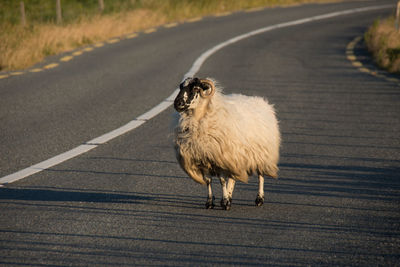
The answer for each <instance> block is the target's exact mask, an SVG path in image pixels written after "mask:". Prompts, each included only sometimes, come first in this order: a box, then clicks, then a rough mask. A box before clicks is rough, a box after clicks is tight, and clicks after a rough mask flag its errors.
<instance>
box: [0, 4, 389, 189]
mask: <svg viewBox="0 0 400 267" xmlns="http://www.w3.org/2000/svg"><path fill="white" fill-rule="evenodd" d="M385 8H394V5H381V6H370V7H362V8H354V9H349V10H344V11H338V12H333V13H328V14H324V15H318V16H313V17H308V18H304V19H299V20H294V21H289V22H284V23H279V24H275V25H271V26H267V27H264V28H260V29H257V30H254V31H251V32H248V33H245V34H242V35H239V36H236V37H234V38H231V39H229V40H227V41H225V42H222V43H220V44H218V45H216V46H214V47H212V48H210V49H208V50H207V51H206V52H204V53H203V54H201V55H200V57H198V58H197V59H196V61H195V62H194V63H193V65H192V67H191V68H190V70H189V71H188V72H187V73H186V74H185V76H184V77H183V80H184V79H185V78H187V77H193V76H194V75H195V74H196V73H197V72H198V71H199V69H200V68H201V66H202V65H203V63H204V62H205V61H206V60H207V59H208V58H209V57H210V56H212V55H213V54H214V53H216V52H217V51H219V50H220V49H222V48H224V47H226V46H228V45H230V44H234V43H237V42H239V41H241V40H243V39H246V38H249V37H252V36H255V35H258V34H261V33H265V32H268V31H272V30H275V29H280V28H285V27H291V26H296V25H300V24H304V23H308V22H312V21H318V20H323V19H328V18H333V17H337V16H343V15H349V14H354V13H359V12H367V11H372V10H377V9H385ZM114 40H116V39H114ZM118 41H119V39H118ZM109 42H110V41H109ZM183 80H182V81H183ZM178 92H179V89H176V90H175V91H174V92H173V93H172V94H171V95H170V96H169V97H168V98H166V99H165V100H163V101H162V102H161V103H160V104H158V105H157V106H155V107H153V108H152V109H150V110H149V111H147V112H146V113H144V114H142V115H140V116H139V117H137V118H136V119H134V120H132V121H130V122H128V123H127V124H125V125H123V126H121V127H120V128H117V129H115V130H113V131H111V132H108V133H106V134H104V135H102V136H99V137H96V138H94V139H92V140H90V141H88V142H86V143H85V144H83V145H80V146H78V147H75V148H73V149H71V150H69V151H67V152H64V153H62V154H59V155H57V156H55V157H52V158H50V159H48V160H45V161H42V162H40V163H38V164H35V165H32V166H30V167H28V168H25V169H23V170H20V171H17V172H15V173H12V174H9V175H7V176H4V177H2V178H0V185H1V184H8V183H12V182H15V181H18V180H20V179H23V178H25V177H28V176H30V175H33V174H35V173H38V172H40V171H43V170H46V169H48V168H51V167H53V166H55V165H58V164H60V163H62V162H64V161H67V160H69V159H72V158H74V157H76V156H79V155H81V154H83V153H86V152H88V151H90V150H92V149H94V148H96V147H97V146H98V145H100V144H104V143H106V142H108V141H110V140H111V139H114V138H116V137H118V136H121V135H123V134H125V133H127V132H129V131H132V130H133V129H135V128H137V127H139V126H140V125H142V124H144V123H145V122H146V121H148V120H150V119H151V118H153V117H155V116H156V115H158V114H160V113H161V112H162V111H164V110H165V109H167V108H168V107H169V106H170V105H172V103H173V100H174V99H175V97H176V95H177V94H178Z"/></svg>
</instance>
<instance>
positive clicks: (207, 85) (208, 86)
mask: <svg viewBox="0 0 400 267" xmlns="http://www.w3.org/2000/svg"><path fill="white" fill-rule="evenodd" d="M200 81H201V87H202V88H203V90H201V91H200V93H201V96H202V97H211V96H213V95H214V93H215V85H214V83H213V82H212V81H210V80H208V79H202V80H200Z"/></svg>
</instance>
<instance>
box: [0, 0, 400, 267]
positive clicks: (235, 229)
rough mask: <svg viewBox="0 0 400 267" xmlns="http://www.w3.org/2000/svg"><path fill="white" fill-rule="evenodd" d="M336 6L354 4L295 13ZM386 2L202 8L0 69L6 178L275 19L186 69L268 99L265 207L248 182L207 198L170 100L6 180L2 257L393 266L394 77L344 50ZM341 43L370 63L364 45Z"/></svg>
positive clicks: (1, 199) (168, 89) (398, 147)
mask: <svg viewBox="0 0 400 267" xmlns="http://www.w3.org/2000/svg"><path fill="white" fill-rule="evenodd" d="M387 4H392V5H393V8H379V9H371V10H369V11H366V10H364V11H359V12H355V11H354V9H355V8H365V7H369V6H382V5H387ZM346 10H353V11H354V12H353V13H352V14H337V15H335V16H331V17H325V18H322V17H320V18H319V19H314V20H309V21H302V20H303V19H305V18H316V16H320V15H324V14H333V12H338V11H346ZM393 11H394V1H354V2H351V1H345V2H343V3H336V4H323V5H322V4H310V5H303V6H295V7H287V8H272V9H264V10H259V11H253V12H237V13H233V14H231V15H229V16H223V17H213V16H209V17H205V18H203V19H202V20H200V21H196V22H191V23H189V22H188V23H184V24H180V25H177V26H175V27H171V28H167V27H160V28H158V29H157V30H156V31H155V32H152V33H149V34H144V33H141V34H139V35H138V36H137V37H135V38H132V39H126V40H122V41H120V42H117V43H113V44H106V45H104V46H102V47H99V48H95V49H94V50H93V51H90V52H85V53H83V54H82V55H80V56H78V57H75V58H74V59H73V60H70V61H68V62H62V63H60V64H59V66H57V67H55V68H52V69H48V70H45V71H42V72H37V73H32V72H29V71H26V72H25V73H24V74H22V75H18V76H12V77H9V78H6V79H0V127H1V133H0V151H1V155H2V156H1V157H0V177H6V176H8V175H10V174H13V173H16V172H18V171H20V170H23V169H25V168H28V167H29V166H32V165H35V164H37V163H40V162H43V161H45V160H47V159H50V158H53V157H55V156H57V155H59V154H62V153H64V152H66V151H69V150H71V149H74V148H75V147H78V146H80V145H81V144H86V143H87V142H88V141H89V140H93V139H94V138H96V137H98V136H101V135H103V134H105V133H108V132H110V131H113V130H114V129H117V128H119V127H121V126H122V125H125V124H126V123H128V122H130V121H132V120H133V119H135V118H137V117H138V116H140V115H141V114H143V113H145V112H147V111H148V110H150V109H151V108H152V107H154V106H157V105H158V104H159V103H161V102H162V101H164V100H165V99H166V98H168V97H169V96H170V95H171V93H172V92H173V91H174V90H175V88H176V87H177V86H178V84H179V82H180V81H181V79H182V78H183V76H184V75H185V73H187V72H188V71H189V69H190V68H191V67H192V65H193V63H194V62H195V61H196V59H198V58H199V57H200V56H201V55H202V53H204V52H206V51H208V50H209V49H211V48H213V47H215V46H217V45H219V44H221V43H223V42H225V41H227V40H229V39H231V38H235V37H236V36H241V35H243V34H247V33H249V32H252V31H254V30H257V29H261V28H265V27H269V26H272V25H285V26H284V27H283V26H282V27H276V28H274V29H271V30H268V31H265V32H262V33H259V34H256V35H253V36H249V37H248V38H243V39H242V40H240V41H237V42H235V43H232V44H230V45H226V46H225V47H223V48H221V49H220V50H218V51H216V52H215V53H213V54H212V55H210V56H209V57H208V58H207V59H206V60H205V61H204V62H203V64H202V65H201V67H200V69H199V70H198V72H197V74H196V75H197V76H200V77H213V78H215V79H217V80H218V81H219V82H220V83H221V85H222V86H223V87H224V88H225V92H226V93H239V92H240V93H244V94H249V95H260V96H264V97H267V98H268V100H269V101H270V102H271V103H274V104H275V108H276V110H277V115H278V118H279V121H280V127H281V131H282V139H283V143H282V148H281V160H280V173H279V177H280V178H279V179H278V180H272V179H269V180H266V183H265V192H266V200H265V204H264V206H262V207H260V208H258V207H255V205H254V199H255V197H256V194H257V179H255V178H254V177H253V179H251V181H250V182H249V183H248V184H243V183H239V184H237V187H236V189H235V192H234V196H233V204H232V209H231V210H230V211H228V212H227V211H223V210H222V209H221V208H220V207H219V206H217V207H216V208H215V209H214V210H205V209H204V204H205V201H206V188H205V187H202V186H200V185H198V184H195V183H194V182H193V181H191V180H190V179H189V178H188V177H187V176H186V175H185V173H184V172H183V171H182V170H181V169H180V168H179V166H178V164H177V162H176V160H175V156H174V151H173V147H172V139H173V137H172V128H171V117H172V114H173V112H174V110H173V108H172V107H168V108H167V109H165V110H164V111H163V112H161V113H159V114H158V115H156V116H155V117H154V118H152V119H150V120H146V121H145V122H144V123H143V124H142V125H141V126H139V127H137V128H135V129H134V130H132V131H129V132H127V133H125V134H123V135H121V136H118V137H116V138H114V139H112V140H109V141H108V142H105V143H103V144H93V145H95V146H96V147H95V148H93V149H92V150H90V151H88V152H87V153H83V154H81V155H78V156H76V157H73V158H71V159H69V160H66V161H64V162H62V163H60V164H57V165H54V166H52V167H50V168H48V169H46V170H43V171H40V172H38V173H36V174H33V175H29V176H27V177H25V178H24V179H21V180H18V181H15V182H13V183H8V184H7V183H5V184H3V187H1V188H0V211H1V218H0V263H1V265H2V266H20V265H29V266H89V265H104V266H114V265H139V266H144V265H163V266H168V265H170V266H180V265H196V266H198V265H272V266H296V265H299V266H304V265H326V266H328V265H329V266H332V265H355V266H357V265H362V266H377V265H379V266H395V265H398V264H399V263H398V262H399V260H400V209H399V204H400V180H399V178H400V175H399V173H400V139H399V131H400V112H399V104H400V86H399V82H398V79H397V78H398V77H395V76H390V75H387V76H383V77H382V76H377V75H372V74H371V72H365V71H364V72H363V71H360V67H359V66H354V64H353V63H354V62H352V61H351V60H349V59H348V57H347V56H348V54H347V53H348V50H349V47H348V44H349V43H351V42H352V41H353V40H354V38H356V37H358V36H362V35H363V33H364V32H365V30H366V27H367V26H368V25H371V24H372V22H373V21H374V20H375V19H376V18H377V17H380V16H386V15H389V14H392V13H393ZM294 21H302V23H297V24H293V25H292V24H290V25H289V24H288V22H294ZM351 50H352V53H354V55H356V56H357V57H360V58H363V60H364V61H365V60H366V59H365V58H367V59H368V57H367V56H366V55H367V54H366V51H365V48H364V47H363V45H362V43H360V42H359V43H357V45H356V46H355V47H354V48H351ZM63 56H65V55H61V56H56V57H51V58H49V59H48V60H47V61H46V62H43V63H41V64H39V65H37V66H35V67H34V68H40V67H42V66H46V65H48V64H51V63H52V62H59V59H60V58H61V57H63ZM364 61H363V64H364V65H365V66H367V67H369V66H372V64H371V62H369V63H368V62H364ZM367 61H368V60H367ZM368 64H369V65H368ZM364 65H363V66H364ZM214 187H215V191H216V197H217V199H218V198H220V197H221V193H220V191H219V182H218V181H215V183H214ZM217 203H218V201H217Z"/></svg>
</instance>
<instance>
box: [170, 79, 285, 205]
mask: <svg viewBox="0 0 400 267" xmlns="http://www.w3.org/2000/svg"><path fill="white" fill-rule="evenodd" d="M174 108H175V110H176V111H177V112H178V114H179V116H178V117H179V120H177V122H176V125H175V139H174V147H175V152H176V158H177V160H178V162H179V165H180V166H181V168H182V169H183V170H184V171H185V172H186V173H187V174H188V175H189V176H190V177H191V178H192V179H193V180H194V181H196V182H198V183H200V184H203V185H207V190H208V196H207V202H206V208H207V209H212V208H214V206H215V205H214V199H215V198H214V197H213V194H212V189H211V181H212V180H211V179H212V177H213V176H216V177H218V178H219V180H220V184H221V187H222V199H221V207H222V208H223V209H225V210H229V209H230V208H231V204H232V194H233V190H234V186H235V182H236V181H241V182H245V183H247V182H248V178H249V175H252V174H258V181H259V185H258V194H257V197H256V200H255V204H256V206H261V205H263V203H264V175H267V176H270V177H272V178H277V177H278V166H277V165H278V160H279V147H280V141H281V137H280V132H279V126H278V121H277V119H276V116H275V110H274V107H273V105H270V104H268V102H267V100H265V99H263V98H261V97H257V96H245V95H242V94H231V95H225V94H223V93H222V89H221V88H220V87H219V86H218V84H217V83H216V81H215V80H213V79H210V78H206V79H199V78H186V79H184V80H183V81H182V83H181V84H180V91H179V93H178V95H177V96H176V98H175V100H174Z"/></svg>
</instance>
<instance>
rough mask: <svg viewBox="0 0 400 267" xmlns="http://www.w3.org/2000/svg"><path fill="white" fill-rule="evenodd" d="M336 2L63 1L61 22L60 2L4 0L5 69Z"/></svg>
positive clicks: (0, 46)
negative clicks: (115, 42) (172, 26)
mask: <svg viewBox="0 0 400 267" xmlns="http://www.w3.org/2000/svg"><path fill="white" fill-rule="evenodd" d="M332 1H334V0H103V1H99V0H85V1H81V0H61V1H60V3H61V11H62V12H61V13H62V20H59V19H57V16H56V2H57V1H56V0H29V1H28V0H25V1H16V0H1V1H0V29H1V31H0V71H10V70H17V69H23V68H27V67H30V66H32V65H33V64H35V63H37V62H40V61H42V60H43V59H44V58H45V57H47V56H50V55H55V54H59V53H62V52H66V51H70V50H73V49H76V48H78V47H81V46H84V45H89V44H93V43H96V42H101V41H104V40H107V39H110V38H112V37H117V36H122V35H125V34H129V33H133V32H138V31H143V30H145V29H147V28H151V27H157V26H160V25H162V24H166V23H171V22H184V21H186V20H188V19H193V18H196V17H201V16H206V15H212V14H221V13H225V12H232V11H238V10H246V9H253V8H260V7H268V6H277V5H293V4H301V3H310V2H332ZM100 2H102V3H103V7H104V8H102V9H100V8H99V7H100V6H99V5H100ZM21 3H23V4H24V8H22V7H21ZM22 9H23V10H24V12H22V11H21V10H22ZM23 13H25V19H23V15H22V14H23Z"/></svg>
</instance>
